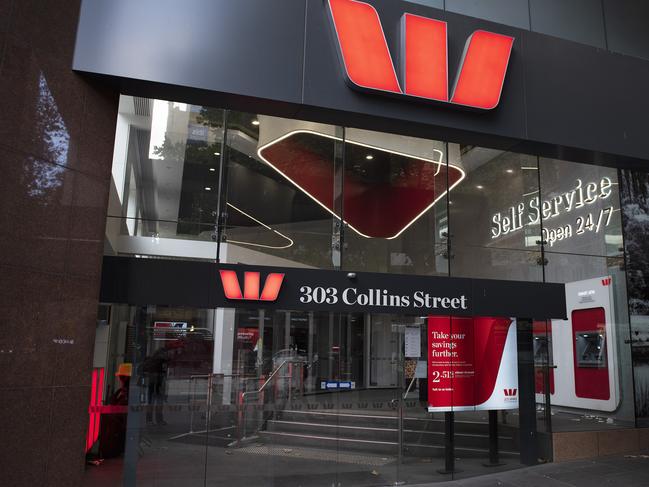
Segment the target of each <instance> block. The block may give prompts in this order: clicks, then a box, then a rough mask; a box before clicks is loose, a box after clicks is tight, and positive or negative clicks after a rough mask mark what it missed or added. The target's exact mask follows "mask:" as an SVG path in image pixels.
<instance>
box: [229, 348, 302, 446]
mask: <svg viewBox="0 0 649 487" xmlns="http://www.w3.org/2000/svg"><path fill="white" fill-rule="evenodd" d="M291 363H293V364H304V361H302V360H292V359H286V360H284V361H283V362H282V363H281V364H279V365H278V366H277V367H276V368H275V370H273V371H272V372H271V373H270V375H269V376H268V377H267V378H266V380H265V381H264V383H263V384H262V385H261V387H259V389H257V390H256V391H246V392H243V393H241V404H240V405H239V407H240V420H239V425H238V430H239V431H238V435H237V436H238V437H239V445H241V442H242V441H243V435H244V434H245V431H244V430H245V426H246V398H247V397H248V396H250V395H253V394H254V395H258V394H261V393H262V392H263V391H264V389H266V386H268V384H270V383H271V382H272V380H273V379H274V378H275V376H276V375H277V374H279V372H280V371H281V370H282V368H283V367H284V366H285V365H286V364H291ZM287 377H291V376H287ZM291 387H292V386H291V384H289V400H290V396H291V393H290V388H291Z"/></svg>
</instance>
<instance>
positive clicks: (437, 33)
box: [328, 0, 514, 110]
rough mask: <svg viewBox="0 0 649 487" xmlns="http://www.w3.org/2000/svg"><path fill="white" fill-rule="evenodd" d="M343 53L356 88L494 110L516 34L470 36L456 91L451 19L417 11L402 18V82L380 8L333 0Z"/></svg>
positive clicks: (363, 3)
mask: <svg viewBox="0 0 649 487" xmlns="http://www.w3.org/2000/svg"><path fill="white" fill-rule="evenodd" d="M328 2H329V9H330V12H331V18H332V20H333V25H334V30H335V34H336V37H337V39H338V46H339V47H340V55H341V58H342V62H343V65H344V69H345V72H346V75H347V78H348V80H349V81H350V82H351V83H352V84H353V85H355V86H357V87H360V88H364V89H369V90H377V91H383V92H388V93H396V94H403V95H409V96H414V97H419V98H425V99H429V100H436V101H440V102H450V103H453V104H456V105H464V106H467V107H472V108H479V109H483V110H490V109H492V108H495V107H496V106H497V105H498V102H499V101H500V94H501V92H502V88H503V83H504V81H505V74H506V73H507V65H508V64H509V57H510V55H511V50H512V46H513V44H514V38H513V37H510V36H506V35H502V34H495V33H493V32H487V31H484V30H478V31H475V32H474V33H473V34H472V35H471V36H470V37H469V39H468V40H467V42H466V45H465V47H464V54H463V56H462V60H461V61H460V69H459V72H458V74H457V76H456V78H455V83H454V84H453V87H452V89H451V90H450V95H449V82H448V76H449V73H448V44H447V40H448V37H447V29H446V22H442V21H440V20H434V19H428V18H424V17H419V16H417V15H412V14H404V15H403V17H402V18H401V51H402V53H401V54H402V55H401V82H400V81H399V79H398V77H397V74H396V70H395V67H394V64H393V62H392V57H391V55H390V50H389V49H388V45H387V42H386V39H385V35H384V33H383V28H382V26H381V20H380V19H379V16H378V13H377V12H376V10H375V9H374V7H373V6H372V5H370V4H368V3H365V2H360V1H357V0H328Z"/></svg>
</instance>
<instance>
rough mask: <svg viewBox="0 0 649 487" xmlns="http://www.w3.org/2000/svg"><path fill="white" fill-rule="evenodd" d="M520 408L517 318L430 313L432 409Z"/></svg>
mask: <svg viewBox="0 0 649 487" xmlns="http://www.w3.org/2000/svg"><path fill="white" fill-rule="evenodd" d="M516 408H518V360H517V351H516V320H514V319H511V318H487V317H478V318H450V317H446V316H431V317H429V318H428V410H429V411H430V412H437V411H478V410H495V409H516Z"/></svg>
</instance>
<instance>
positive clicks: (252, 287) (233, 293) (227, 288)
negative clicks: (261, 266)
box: [219, 270, 284, 301]
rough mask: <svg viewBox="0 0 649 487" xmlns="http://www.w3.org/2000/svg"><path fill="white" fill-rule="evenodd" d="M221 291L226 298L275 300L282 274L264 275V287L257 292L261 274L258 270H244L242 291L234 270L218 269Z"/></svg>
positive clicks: (282, 277)
mask: <svg viewBox="0 0 649 487" xmlns="http://www.w3.org/2000/svg"><path fill="white" fill-rule="evenodd" d="M219 272H220V274H221V284H223V293H224V294H225V297H226V298H228V299H247V300H250V301H275V300H277V296H278V295H279V290H280V288H281V287H282V282H283V281H284V274H279V273H275V272H273V273H270V274H268V277H266V283H265V284H264V289H263V290H262V291H261V294H260V293H259V289H260V285H261V275H260V273H259V272H244V275H243V292H241V285H240V284H239V278H238V277H237V273H236V272H235V271H227V270H220V271H219Z"/></svg>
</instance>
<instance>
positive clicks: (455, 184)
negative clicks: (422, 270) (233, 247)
mask: <svg viewBox="0 0 649 487" xmlns="http://www.w3.org/2000/svg"><path fill="white" fill-rule="evenodd" d="M295 134H313V135H318V136H320V137H326V138H328V139H332V140H336V141H338V142H342V141H343V139H341V138H340V137H335V136H333V135H328V134H323V133H322V132H317V131H315V130H294V131H292V132H288V133H287V134H285V135H282V136H281V137H279V138H277V139H275V140H273V141H271V142H268V143H267V144H264V145H263V146H261V147H259V148H258V149H257V155H258V156H259V158H260V159H261V160H262V161H264V162H265V163H266V164H268V165H269V166H270V167H272V168H273V169H274V170H275V171H277V172H278V173H279V174H281V175H282V177H284V178H285V179H286V180H287V181H289V182H290V183H291V184H293V185H294V186H295V187H296V188H298V189H299V190H300V191H302V192H303V193H304V194H305V195H307V196H308V197H309V198H311V199H312V200H313V201H315V202H316V203H317V204H318V205H320V206H321V207H322V208H324V209H325V210H326V211H327V212H329V213H331V215H333V216H334V217H335V218H340V217H339V216H338V215H336V214H335V213H334V212H333V211H331V210H330V209H329V208H327V206H326V205H324V204H323V203H321V202H320V201H318V199H317V198H315V197H314V196H313V195H312V194H311V193H309V192H308V191H307V190H306V189H304V188H303V187H302V186H300V185H299V184H297V183H296V182H295V181H293V180H292V179H291V178H289V177H288V176H287V175H286V174H284V173H283V172H282V171H280V170H279V169H278V168H276V167H275V166H274V165H273V164H271V162H270V161H268V160H267V159H266V158H265V157H264V156H263V155H262V151H263V150H264V149H267V148H268V147H270V146H272V145H274V144H277V143H278V142H281V141H282V140H284V139H287V138H288V137H291V136H292V135H295ZM345 142H347V143H350V144H354V145H358V146H361V147H367V148H368V149H374V150H378V151H381V152H389V153H391V154H396V155H398V156H403V157H410V158H413V159H419V160H421V161H425V162H430V163H432V164H437V172H435V176H437V175H438V174H439V172H440V171H441V169H442V162H441V159H442V158H443V157H444V153H443V152H442V151H441V150H439V149H433V151H434V152H437V153H439V155H440V160H439V161H434V160H432V159H427V158H424V157H419V156H414V155H412V154H406V153H404V152H398V151H394V150H389V149H385V148H383V147H376V146H372V145H368V144H363V143H361V142H355V141H353V140H346V141H345ZM449 166H450V167H453V168H455V169H457V170H458V171H460V174H461V177H460V179H458V180H457V181H456V182H455V183H453V184H452V185H451V187H450V188H447V189H446V191H444V192H442V193H441V194H440V195H439V196H438V197H437V198H435V199H434V200H433V202H432V203H431V204H430V205H428V206H427V207H426V208H424V210H422V211H421V213H419V214H418V215H417V216H415V217H414V218H413V219H412V220H411V221H410V222H409V223H408V224H407V225H406V226H404V227H403V228H402V229H401V230H399V231H398V232H397V233H396V234H394V235H392V236H391V237H386V240H392V239H395V238H397V237H398V236H399V235H401V234H402V233H403V232H405V231H406V230H407V229H408V227H410V226H411V225H412V224H413V223H415V222H416V221H417V220H419V218H421V217H422V216H423V215H424V213H426V212H427V211H428V210H430V209H431V208H432V207H433V206H434V205H435V203H437V202H438V201H439V200H440V199H442V198H443V197H444V196H445V195H446V193H448V192H450V191H451V190H452V189H453V188H455V187H456V186H457V185H458V184H460V183H461V182H462V180H464V178H465V177H466V173H465V172H464V171H463V170H462V168H460V167H458V166H455V165H453V164H449ZM343 222H344V223H346V224H347V226H349V228H351V229H352V230H354V231H355V232H356V233H357V234H359V235H360V236H361V237H365V238H378V237H371V236H370V235H365V234H364V233H362V232H360V231H359V230H358V229H356V228H354V227H353V226H352V225H350V224H349V223H348V222H346V221H345V220H343Z"/></svg>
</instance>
